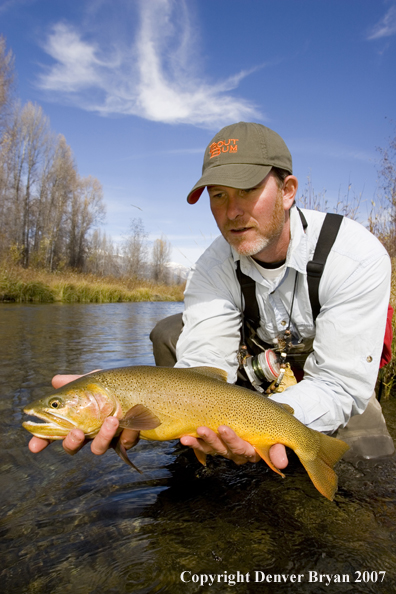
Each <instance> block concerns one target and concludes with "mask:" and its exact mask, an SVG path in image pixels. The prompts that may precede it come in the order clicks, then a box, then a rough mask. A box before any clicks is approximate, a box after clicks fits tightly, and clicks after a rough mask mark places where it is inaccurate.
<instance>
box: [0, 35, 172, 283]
mask: <svg viewBox="0 0 396 594" xmlns="http://www.w3.org/2000/svg"><path fill="white" fill-rule="evenodd" d="M104 218H105V203H104V198H103V189H102V185H101V183H100V181H99V180H98V179H96V178H95V177H92V176H88V177H82V176H80V175H79V173H78V171H77V167H76V164H75V162H74V158H73V154H72V150H71V148H70V147H69V145H68V144H67V142H66V139H65V137H64V136H63V135H62V134H59V135H55V134H54V133H53V132H52V131H51V129H50V123H49V120H48V118H47V117H46V116H45V114H44V113H43V111H42V109H41V107H39V106H38V105H35V104H33V103H31V102H28V103H27V104H26V105H21V104H20V102H19V101H18V99H17V97H16V92H15V81H14V59H13V55H12V52H11V50H9V51H7V47H6V42H5V39H4V38H3V37H0V257H1V258H4V257H6V256H7V257H10V256H11V257H12V259H13V261H14V262H17V263H19V264H21V265H22V266H24V267H30V266H34V267H42V268H45V269H46V270H48V271H55V270H62V269H66V268H68V269H73V270H76V271H81V272H92V273H95V274H99V275H108V274H112V275H122V274H128V275H135V276H138V277H153V278H154V280H156V281H158V282H166V281H167V280H168V275H167V264H168V262H169V259H170V253H171V246H170V243H169V242H168V241H167V240H166V238H164V237H161V239H157V240H156V241H155V242H154V245H153V247H152V254H151V257H150V256H149V253H148V245H147V233H146V232H145V230H144V226H143V223H142V221H141V220H140V219H133V220H132V222H131V226H130V229H129V232H128V233H127V234H126V236H125V239H124V242H123V243H122V244H121V245H117V246H115V245H114V244H113V242H112V240H111V239H109V238H108V237H107V236H106V234H105V233H103V232H102V231H101V230H100V228H99V225H100V224H101V223H103V221H104Z"/></svg>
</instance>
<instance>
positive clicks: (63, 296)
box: [0, 265, 184, 303]
mask: <svg viewBox="0 0 396 594" xmlns="http://www.w3.org/2000/svg"><path fill="white" fill-rule="evenodd" d="M183 290H184V284H183V285H165V284H157V283H154V282H152V281H149V280H145V279H137V278H127V277H122V278H116V277H98V276H94V275H92V274H89V275H88V274H78V273H73V272H54V273H49V272H45V271H43V270H34V269H24V268H21V267H19V266H15V265H12V266H7V265H6V266H1V267H0V302H3V303H4V302H8V303H9V302H14V303H54V302H60V303H119V302H124V301H125V302H128V301H183Z"/></svg>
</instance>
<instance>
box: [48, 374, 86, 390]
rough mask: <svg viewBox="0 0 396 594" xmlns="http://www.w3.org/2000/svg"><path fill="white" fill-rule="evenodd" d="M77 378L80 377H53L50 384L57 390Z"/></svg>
mask: <svg viewBox="0 0 396 594" xmlns="http://www.w3.org/2000/svg"><path fill="white" fill-rule="evenodd" d="M79 377H81V376H80V375H54V377H53V378H52V381H51V384H52V385H53V387H54V388H55V389H56V390H57V389H58V388H61V387H62V386H64V385H65V384H68V383H69V382H73V381H74V380H76V379H78V378H79Z"/></svg>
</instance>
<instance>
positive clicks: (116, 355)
mask: <svg viewBox="0 0 396 594" xmlns="http://www.w3.org/2000/svg"><path fill="white" fill-rule="evenodd" d="M181 308H182V305H181V304H176V303H175V304H169V303H155V304H153V303H143V304H136V303H132V304H109V305H37V306H19V305H3V306H2V307H1V308H0V333H1V337H2V341H1V344H2V346H1V368H0V373H1V380H2V381H1V386H2V387H1V399H0V410H1V413H2V414H1V417H0V423H1V432H0V439H1V451H2V455H1V461H0V468H1V482H0V492H1V520H0V538H1V541H0V543H1V544H0V547H1V548H0V555H1V557H0V559H1V565H0V592H2V593H7V594H8V593H12V594H13V593H17V592H18V593H23V594H25V593H35V594H36V593H38V594H42V593H47V592H48V593H51V594H61V593H62V594H63V593H64V592H73V594H74V593H76V594H91V593H92V594H96V593H97V594H103V593H112V592H114V593H119V594H122V593H124V592H125V593H129V592H131V593H134V594H144V593H151V592H172V593H175V594H178V593H180V594H181V593H183V594H184V593H196V592H205V593H206V592H225V591H227V592H229V591H230V592H233V591H235V592H239V593H245V592H247V593H255V592H263V593H267V592H276V593H277V594H278V592H280V593H283V592H290V593H292V592H293V593H305V592H307V593H315V594H317V593H321V592H337V593H338V592H340V593H343V592H351V593H355V592H362V593H378V592H384V593H386V594H389V593H392V592H396V542H395V541H396V536H395V535H396V530H395V529H396V505H395V504H396V481H395V479H396V462H395V459H394V458H391V459H388V460H383V461H382V462H380V463H377V464H372V463H371V464H370V463H369V462H360V463H358V464H356V465H355V466H353V465H351V464H349V463H347V462H341V463H340V464H339V465H338V467H337V472H338V475H339V484H340V488H339V491H338V494H337V496H336V499H335V501H334V502H329V501H327V500H326V499H325V498H323V497H321V496H320V495H319V494H318V492H317V491H316V489H315V488H314V487H313V485H312V483H311V481H310V480H309V479H308V477H307V475H306V473H305V470H304V469H303V468H302V467H301V465H300V463H299V461H298V459H297V458H296V457H294V455H292V457H291V463H290V465H289V468H288V470H287V477H286V478H285V479H284V480H282V479H281V478H280V477H279V476H278V475H276V474H275V473H273V472H272V471H271V470H269V469H268V467H267V466H266V465H265V464H264V463H260V464H258V465H249V466H247V465H246V466H244V467H240V468H237V467H236V466H234V465H232V464H231V463H228V462H227V461H226V460H221V459H217V458H216V459H211V460H210V462H209V465H208V467H207V468H203V467H201V466H200V465H199V464H198V463H197V461H196V460H195V459H194V456H193V455H191V452H184V451H182V452H180V451H179V450H180V448H179V446H178V445H177V444H176V442H164V443H157V442H141V443H140V444H139V445H138V446H137V448H136V449H135V450H134V451H133V453H132V454H131V457H132V458H133V460H134V462H135V463H136V464H137V466H138V467H139V468H141V469H142V470H143V471H144V473H143V474H142V475H140V474H138V473H137V472H134V471H132V470H131V469H130V468H129V467H127V466H126V465H125V464H123V463H122V462H121V461H120V460H119V458H118V457H117V456H116V454H115V453H114V452H112V451H111V452H108V453H107V454H106V455H105V456H103V457H102V458H97V457H95V456H93V455H92V454H91V452H90V450H89V448H85V449H84V450H83V451H81V452H80V453H79V454H78V455H77V456H76V457H69V456H67V454H65V453H64V452H63V450H62V448H61V446H60V444H59V443H55V444H52V445H51V447H50V448H47V450H45V451H44V452H43V453H42V454H40V455H37V456H34V455H32V454H30V453H29V451H28V450H27V442H28V440H29V435H28V433H27V432H26V431H24V430H23V429H22V428H21V422H22V408H23V406H24V405H25V404H27V403H28V402H30V401H32V400H33V399H35V398H38V397H39V396H41V395H44V394H45V393H49V392H50V391H51V388H50V387H49V382H50V379H51V377H52V375H54V374H55V373H59V372H64V373H78V372H88V371H90V370H92V369H95V368H99V367H103V368H109V367H115V366H120V365H134V364H149V365H151V364H153V359H152V355H151V345H150V342H149V339H148V335H149V332H150V330H151V328H152V326H153V325H154V324H155V322H156V321H157V320H158V319H160V318H162V317H164V316H166V315H170V314H173V313H177V312H178V311H180V310H181ZM384 408H385V415H386V417H387V420H388V425H389V427H390V431H391V432H392V435H393V437H394V438H395V437H396V421H395V419H396V415H395V413H396V401H395V400H391V401H390V402H388V403H385V407H384ZM381 571H385V572H386V574H385V578H384V581H383V582H381V579H382V574H380V573H379V572H381ZM183 572H184V573H183ZM237 572H239V574H237ZM255 572H257V573H255ZM309 572H317V573H316V574H315V573H312V574H311V582H309V577H310V573H309ZM360 572H361V573H360ZM363 572H366V573H363ZM232 574H235V576H236V577H238V579H239V582H238V583H236V584H235V585H232V579H231V576H232ZM292 574H296V576H298V574H300V575H302V576H303V577H301V578H300V583H298V582H296V583H292V582H291V581H290V578H289V577H288V576H291V575H292ZM325 574H329V575H330V574H332V575H333V578H332V580H333V581H332V583H331V584H330V586H327V585H326V583H327V582H326V578H325V577H323V578H322V580H323V581H322V582H319V581H316V582H315V581H313V580H315V578H316V579H317V580H319V579H320V578H319V576H320V575H322V576H324V575H325ZM209 575H212V576H213V577H214V579H215V582H214V583H213V585H212V586H209V585H208V583H207V584H206V585H204V586H201V585H200V581H199V580H202V582H203V581H204V580H205V579H210V578H208V577H207V576H209ZM181 576H183V578H184V580H185V582H183V581H182V579H181ZM337 576H339V579H344V582H343V583H335V582H334V580H336V579H337ZM278 578H279V580H281V582H279V581H277V582H276V584H275V583H271V582H269V581H261V580H266V579H272V580H273V581H275V580H277V579H278ZM347 578H349V580H350V581H349V582H346V581H345V580H346V579H347ZM359 578H360V580H361V581H360V582H355V581H354V580H356V579H359ZM242 579H243V580H244V581H243V582H242V581H241V580H242ZM247 579H249V582H247V581H246V580H247ZM255 579H257V580H260V581H255ZM296 579H297V578H296ZM194 580H198V581H197V582H196V581H194ZM219 580H220V581H219ZM234 581H236V580H234Z"/></svg>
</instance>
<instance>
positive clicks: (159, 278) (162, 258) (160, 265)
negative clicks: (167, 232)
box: [152, 235, 172, 283]
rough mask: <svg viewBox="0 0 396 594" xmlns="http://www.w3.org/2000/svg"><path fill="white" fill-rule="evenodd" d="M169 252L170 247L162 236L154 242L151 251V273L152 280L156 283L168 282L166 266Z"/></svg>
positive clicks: (170, 250)
mask: <svg viewBox="0 0 396 594" xmlns="http://www.w3.org/2000/svg"><path fill="white" fill-rule="evenodd" d="M171 252H172V246H171V244H170V242H169V241H168V240H167V239H166V237H164V236H163V235H162V236H161V238H160V239H156V240H155V242H154V245H153V251H152V271H153V278H154V280H155V281H156V282H158V283H166V282H168V274H167V273H168V270H167V266H166V265H167V264H168V262H169V260H170V255H171Z"/></svg>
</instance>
